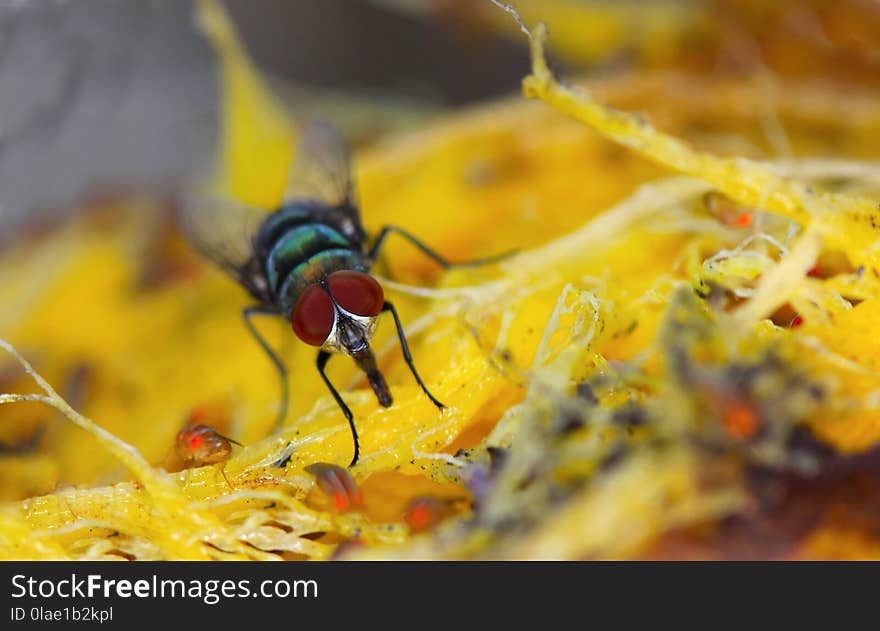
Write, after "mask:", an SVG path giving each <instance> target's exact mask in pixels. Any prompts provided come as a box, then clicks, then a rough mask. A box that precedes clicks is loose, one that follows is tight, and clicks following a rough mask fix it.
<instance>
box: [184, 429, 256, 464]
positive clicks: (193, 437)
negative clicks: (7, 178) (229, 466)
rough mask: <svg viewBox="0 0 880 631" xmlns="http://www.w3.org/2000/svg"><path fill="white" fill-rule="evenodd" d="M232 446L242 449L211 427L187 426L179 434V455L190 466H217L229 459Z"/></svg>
mask: <svg viewBox="0 0 880 631" xmlns="http://www.w3.org/2000/svg"><path fill="white" fill-rule="evenodd" d="M232 445H238V446H239V447H241V443H238V442H236V441H234V440H232V439H231V438H228V437H226V436H223V435H222V434H220V433H218V432H217V430H215V429H214V428H213V427H211V426H210V425H187V426H186V427H184V428H183V429H182V430H180V431H179V432H177V441H176V443H175V446H176V448H177V453H178V455H179V456H180V457H181V459H183V461H184V463H185V464H186V465H187V466H188V467H191V466H197V467H198V466H202V465H208V464H217V463H218V462H224V461H225V460H228V459H229V455H230V454H231V453H232Z"/></svg>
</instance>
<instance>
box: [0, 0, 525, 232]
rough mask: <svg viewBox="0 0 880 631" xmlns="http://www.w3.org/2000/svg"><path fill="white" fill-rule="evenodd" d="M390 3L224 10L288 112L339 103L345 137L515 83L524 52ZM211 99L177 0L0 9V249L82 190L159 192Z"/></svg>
mask: <svg viewBox="0 0 880 631" xmlns="http://www.w3.org/2000/svg"><path fill="white" fill-rule="evenodd" d="M394 4H395V3H393V2H384V1H382V2H380V1H377V0H374V1H368V0H320V1H318V0H286V1H284V2H278V1H271V0H228V1H227V2H226V5H227V7H228V8H229V10H230V13H231V15H232V17H233V19H234V21H235V22H236V24H237V26H238V28H239V30H240V32H241V34H242V36H243V38H244V40H245V43H246V46H247V47H248V48H249V50H250V51H251V54H252V55H253V57H254V58H255V60H256V61H257V63H258V64H259V65H260V66H261V68H263V69H265V70H266V71H268V72H269V73H270V75H271V76H272V78H273V80H274V81H275V83H276V84H277V87H278V89H279V91H280V92H281V93H282V94H283V95H284V97H285V98H286V99H287V100H288V101H290V102H291V103H292V105H293V107H296V108H298V109H301V110H303V111H306V112H308V111H309V110H318V111H320V112H322V113H324V114H328V115H329V116H330V117H331V118H332V117H333V113H334V111H336V112H342V111H343V110H344V111H345V114H346V120H347V121H348V123H349V125H350V127H351V128H352V129H349V130H347V131H348V132H349V133H350V134H355V135H357V134H360V135H367V136H368V135H369V133H370V132H371V131H378V130H381V129H384V128H388V127H395V126H406V125H411V124H416V123H417V122H419V121H422V120H423V117H429V116H431V115H432V114H433V113H435V112H436V111H438V109H442V108H444V107H449V106H457V105H461V104H465V103H469V102H472V101H476V100H480V99H485V98H487V97H492V96H495V95H499V94H503V93H508V92H512V91H514V90H516V89H518V86H519V81H520V79H521V77H522V76H523V74H524V71H525V70H526V69H527V64H528V59H527V54H526V51H525V50H524V49H523V48H522V47H519V46H516V45H515V44H513V43H510V42H507V41H504V40H500V39H494V38H491V37H490V38H486V37H480V38H473V37H470V38H469V37H467V36H466V34H462V33H461V32H458V30H457V29H456V28H455V25H454V24H452V25H449V24H442V23H438V22H437V21H436V20H434V21H432V20H426V19H423V18H422V17H420V16H419V15H418V14H417V13H413V12H409V11H399V10H395V9H394ZM354 97H357V99H359V100H355V101H353V100H352V99H353V98H354ZM353 102H354V103H355V105H354V106H353ZM216 105H217V93H216V83H215V76H214V66H213V58H212V55H211V52H210V50H209V48H208V45H207V44H206V42H204V41H203V39H202V37H201V35H200V34H199V33H198V32H197V31H196V29H195V26H194V21H193V6H192V4H191V2H189V1H187V0H80V1H78V2H76V1H74V0H0V241H2V240H5V239H3V237H6V238H8V237H10V235H12V234H13V233H14V230H15V227H16V226H17V225H19V224H21V223H24V222H26V221H29V220H31V219H34V218H44V217H46V216H51V213H53V212H58V211H59V210H61V209H63V208H64V206H65V205H69V204H70V203H71V202H74V201H75V200H76V199H78V198H80V197H81V196H83V195H87V194H91V193H94V192H96V191H101V190H102V189H103V190H106V189H110V190H114V189H117V190H118V189H126V188H131V187H148V188H155V189H162V188H165V187H168V186H172V185H173V184H174V183H175V182H176V181H179V180H180V178H181V177H183V176H185V175H186V174H187V173H188V172H190V171H191V170H192V169H194V168H200V167H204V166H205V165H206V164H209V163H210V160H211V158H212V155H213V142H214V130H215V115H216ZM353 109H355V110H357V111H356V112H352V110H353ZM353 114H359V118H358V116H354V115H353ZM374 127H375V129H373V128H374Z"/></svg>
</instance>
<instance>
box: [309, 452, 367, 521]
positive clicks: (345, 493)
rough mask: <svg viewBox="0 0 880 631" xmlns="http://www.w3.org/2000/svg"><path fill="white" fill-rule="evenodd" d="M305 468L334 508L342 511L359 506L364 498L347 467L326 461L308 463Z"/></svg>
mask: <svg viewBox="0 0 880 631" xmlns="http://www.w3.org/2000/svg"><path fill="white" fill-rule="evenodd" d="M305 470H306V471H307V472H309V473H311V474H312V475H313V476H315V482H317V484H318V488H320V489H321V490H322V491H323V492H324V493H326V494H327V496H328V497H329V498H330V499H331V500H333V505H334V506H335V507H336V510H338V511H339V512H341V513H343V512H346V511H350V510H354V509H357V508H361V507H362V506H363V505H364V498H363V495H362V494H361V490H360V489H359V488H358V486H357V484H355V481H354V479H353V478H352V477H351V474H350V473H349V472H348V470H347V469H344V468H343V467H340V466H339V465H335V464H329V463H326V462H316V463H314V464H310V465H309V466H307V467H306V468H305Z"/></svg>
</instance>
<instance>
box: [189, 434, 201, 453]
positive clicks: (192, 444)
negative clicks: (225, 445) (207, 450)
mask: <svg viewBox="0 0 880 631" xmlns="http://www.w3.org/2000/svg"><path fill="white" fill-rule="evenodd" d="M203 444H205V439H204V437H203V436H201V435H200V434H196V435H195V436H193V437H192V438H190V439H189V448H190V449H191V450H192V451H195V450H197V449H198V448H199V447H201V446H202V445H203Z"/></svg>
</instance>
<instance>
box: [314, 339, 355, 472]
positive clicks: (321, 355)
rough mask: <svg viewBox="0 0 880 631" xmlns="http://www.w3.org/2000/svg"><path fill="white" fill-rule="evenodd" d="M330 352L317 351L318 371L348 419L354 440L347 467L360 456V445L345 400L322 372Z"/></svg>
mask: <svg viewBox="0 0 880 631" xmlns="http://www.w3.org/2000/svg"><path fill="white" fill-rule="evenodd" d="M330 355H331V354H330V353H328V352H327V351H318V361H317V365H318V372H319V373H321V379H323V380H324V383H325V384H327V387H328V388H329V389H330V394H332V395H333V398H334V399H336V403H337V405H339V408H340V409H341V410H342V413H343V414H344V415H345V420H347V421H348V426H349V427H350V428H351V437H352V439H353V440H354V456H352V459H351V463H350V464H349V465H348V466H349V467H353V466H354V465H356V464H357V461H358V458H359V457H360V453H361V447H360V443H359V442H358V432H357V427H355V425H354V416H353V415H352V413H351V410H349V409H348V406H347V405H346V404H345V401H343V400H342V397H341V396H340V395H339V392H337V390H336V388H335V387H333V384H332V383H330V379H329V378H328V377H327V373H325V372H324V369H325V368H326V367H327V362H328V361H329V360H330Z"/></svg>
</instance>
